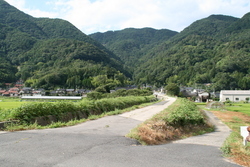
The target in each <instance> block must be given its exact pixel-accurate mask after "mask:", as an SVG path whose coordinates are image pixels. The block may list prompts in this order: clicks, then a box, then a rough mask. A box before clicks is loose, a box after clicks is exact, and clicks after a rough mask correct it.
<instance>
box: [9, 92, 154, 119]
mask: <svg viewBox="0 0 250 167" xmlns="http://www.w3.org/2000/svg"><path fill="white" fill-rule="evenodd" d="M97 93H98V92H97ZM152 99H154V97H153V96H149V97H142V96H138V97H134V96H132V97H131V96H127V97H117V98H106V99H100V100H89V101H87V100H86V101H82V102H80V103H72V102H56V103H50V102H45V103H27V104H25V105H23V106H21V107H19V108H16V109H15V110H14V111H13V112H12V113H11V118H12V119H15V120H20V122H21V123H33V122H34V121H35V119H37V118H38V117H49V116H51V117H53V118H55V119H56V121H63V120H64V119H65V117H67V116H68V117H74V118H75V119H77V118H78V117H79V114H83V115H86V116H89V115H100V114H102V113H105V112H109V111H114V110H115V109H125V108H127V107H132V106H134V105H138V104H142V103H147V102H150V101H152Z"/></svg>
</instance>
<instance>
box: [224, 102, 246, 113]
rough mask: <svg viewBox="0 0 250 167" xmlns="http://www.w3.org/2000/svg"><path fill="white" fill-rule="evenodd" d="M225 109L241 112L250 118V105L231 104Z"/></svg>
mask: <svg viewBox="0 0 250 167" xmlns="http://www.w3.org/2000/svg"><path fill="white" fill-rule="evenodd" d="M226 109H227V110H228V111H235V112H241V113H244V114H246V115H248V116H250V103H231V105H229V104H227V105H226Z"/></svg>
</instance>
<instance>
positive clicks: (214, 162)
mask: <svg viewBox="0 0 250 167" xmlns="http://www.w3.org/2000/svg"><path fill="white" fill-rule="evenodd" d="M174 101H175V99H174V98H168V99H166V100H165V102H164V101H163V102H160V103H157V104H154V105H151V106H148V107H145V108H143V109H138V110H134V111H131V112H128V113H124V114H121V115H117V116H108V117H104V118H101V119H98V120H94V121H88V122H85V123H82V124H79V125H76V126H72V127H66V128H57V129H46V130H29V131H21V132H12V133H10V132H7V133H1V134H0V150H1V151H0V164H1V165H0V166H1V167H12V166H13V167H16V166H20V167H22V166H25V167H35V166H39V167H47V166H48V167H51V166H53V167H69V166H70V167H71V166H72V167H78V166H79V167H154V166H157V167H166V166H167V167H168V166H169V167H189V166H190V167H194V166H195V167H199V166H200V167H211V166H213V167H214V166H218V167H237V166H238V165H236V164H233V163H230V162H228V161H226V160H225V159H224V158H223V157H222V155H221V151H220V150H219V147H220V146H221V145H222V142H223V141H224V140H225V138H226V137H227V136H228V135H229V134H230V130H229V129H228V128H227V127H226V126H225V125H224V124H222V123H221V122H220V121H219V120H218V119H217V118H216V117H214V116H213V115H211V113H209V114H210V115H211V117H212V119H213V121H215V123H218V128H217V130H216V132H213V133H210V134H206V135H202V136H197V137H192V138H188V139H185V140H179V141H176V142H173V143H170V144H164V145H158V146H141V145H138V142H137V141H136V140H133V139H129V138H126V137H124V136H125V135H126V134H127V133H128V132H129V131H130V129H132V128H134V127H136V126H137V125H138V124H140V123H141V122H143V121H144V120H145V119H148V118H150V117H152V115H154V114H156V113H157V112H160V111H162V110H163V109H164V108H166V107H167V106H168V105H170V104H171V103H172V102H174Z"/></svg>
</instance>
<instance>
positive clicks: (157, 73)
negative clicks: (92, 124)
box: [134, 13, 250, 90]
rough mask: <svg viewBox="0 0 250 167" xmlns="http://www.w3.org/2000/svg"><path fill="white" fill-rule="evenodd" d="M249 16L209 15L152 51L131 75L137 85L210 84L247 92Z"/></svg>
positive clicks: (249, 59) (219, 87)
mask: <svg viewBox="0 0 250 167" xmlns="http://www.w3.org/2000/svg"><path fill="white" fill-rule="evenodd" d="M249 19H250V14H249V13H248V14H246V15H245V16H244V17H243V18H241V19H238V18H234V17H230V16H223V15H212V16H209V17H208V18H205V19H201V20H198V21H196V22H194V23H193V24H191V25H190V26H189V27H187V28H186V29H184V30H183V31H182V32H180V33H179V34H177V35H175V36H174V37H173V38H171V39H170V40H168V41H165V42H164V43H162V44H160V45H158V46H157V47H155V48H154V49H152V50H151V51H150V52H149V53H148V54H147V55H146V56H145V59H148V58H149V57H152V59H150V60H148V61H147V62H145V63H144V64H142V65H141V66H140V67H139V68H137V69H136V71H135V72H134V77H135V80H136V82H137V83H138V84H142V83H149V84H156V85H163V84H166V83H172V82H173V83H177V84H181V85H192V84H195V83H213V84H212V87H211V89H214V90H221V89H250V75H249V73H250V40H249V39H250V38H249V37H250V24H249Z"/></svg>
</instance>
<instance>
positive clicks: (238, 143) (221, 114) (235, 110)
mask: <svg viewBox="0 0 250 167" xmlns="http://www.w3.org/2000/svg"><path fill="white" fill-rule="evenodd" d="M200 107H204V106H203V105H200ZM210 111H211V112H213V113H214V114H215V115H216V116H217V117H218V118H219V119H220V120H221V121H222V122H224V123H225V124H226V125H227V126H228V127H229V128H230V129H232V133H231V134H230V136H229V137H228V138H227V139H226V140H225V141H224V144H223V146H222V147H221V151H222V152H223V154H224V156H225V157H228V158H229V159H231V160H232V161H234V162H236V163H238V164H240V165H242V166H248V167H250V161H249V159H250V143H248V144H247V145H246V146H244V145H243V144H242V142H243V140H242V137H241V135H240V126H250V103H226V105H225V107H224V108H223V109H210Z"/></svg>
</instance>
